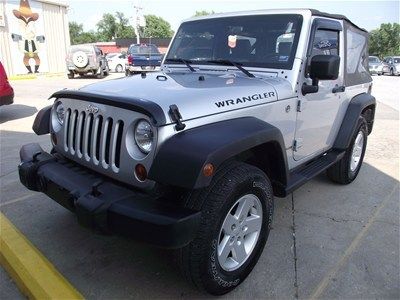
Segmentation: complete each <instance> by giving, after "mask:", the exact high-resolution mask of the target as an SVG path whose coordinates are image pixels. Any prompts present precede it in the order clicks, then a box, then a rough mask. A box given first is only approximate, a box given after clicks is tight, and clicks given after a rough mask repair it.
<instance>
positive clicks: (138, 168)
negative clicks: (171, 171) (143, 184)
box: [135, 164, 147, 181]
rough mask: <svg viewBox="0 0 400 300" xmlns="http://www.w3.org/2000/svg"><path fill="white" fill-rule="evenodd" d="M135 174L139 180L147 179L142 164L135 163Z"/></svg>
mask: <svg viewBox="0 0 400 300" xmlns="http://www.w3.org/2000/svg"><path fill="white" fill-rule="evenodd" d="M135 175H136V178H137V179H138V180H139V181H145V180H146V179H147V170H146V167H145V166H143V165H142V164H137V165H136V167H135Z"/></svg>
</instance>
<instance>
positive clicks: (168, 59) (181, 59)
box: [165, 58, 196, 72]
mask: <svg viewBox="0 0 400 300" xmlns="http://www.w3.org/2000/svg"><path fill="white" fill-rule="evenodd" d="M165 61H170V62H181V63H184V64H185V65H186V66H187V67H188V68H189V70H190V71H192V72H196V70H195V69H194V68H193V67H192V66H191V65H190V63H191V61H190V60H188V59H183V58H167V59H166V60H165Z"/></svg>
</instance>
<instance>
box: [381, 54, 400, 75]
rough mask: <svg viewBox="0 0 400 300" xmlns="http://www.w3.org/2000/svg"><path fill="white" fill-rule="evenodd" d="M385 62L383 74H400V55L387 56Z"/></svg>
mask: <svg viewBox="0 0 400 300" xmlns="http://www.w3.org/2000/svg"><path fill="white" fill-rule="evenodd" d="M383 63H384V66H383V74H390V75H391V76H393V75H400V56H388V57H385V58H384V59H383Z"/></svg>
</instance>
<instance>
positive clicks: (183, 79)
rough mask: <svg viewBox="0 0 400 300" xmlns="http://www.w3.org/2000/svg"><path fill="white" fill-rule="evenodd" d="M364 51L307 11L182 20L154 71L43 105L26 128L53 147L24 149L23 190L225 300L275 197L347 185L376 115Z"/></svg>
mask: <svg viewBox="0 0 400 300" xmlns="http://www.w3.org/2000/svg"><path fill="white" fill-rule="evenodd" d="M367 41H368V34H367V32H366V31H365V30H363V29H361V28H359V27H357V26H356V25H355V24H354V23H352V22H351V21H349V20H348V19H347V18H346V17H344V16H341V15H331V14H327V13H322V12H319V11H316V10H311V9H285V10H261V11H251V12H238V13H226V14H216V15H212V16H207V17H197V18H193V19H190V20H187V21H184V22H183V23H182V24H181V26H180V27H179V29H178V31H177V32H176V34H175V37H174V39H173V41H172V43H171V45H170V47H169V50H168V52H167V54H166V55H165V57H164V60H163V63H162V69H161V71H160V72H154V73H142V74H141V75H135V76H131V77H126V78H122V79H119V80H111V81H103V82H99V83H96V84H92V85H89V86H86V87H83V88H81V89H78V90H62V91H59V92H56V93H55V94H53V95H52V96H51V98H52V99H53V100H54V104H52V105H51V106H49V107H47V108H44V109H43V110H41V111H40V112H39V113H38V114H37V117H36V120H35V122H34V125H33V130H34V131H35V132H36V133H37V134H39V135H41V134H50V137H51V142H52V145H53V150H52V151H51V153H46V152H44V151H43V150H42V149H41V147H40V146H39V145H38V144H29V145H25V146H23V147H22V149H21V152H20V156H21V164H20V165H19V174H20V179H21V182H22V183H23V184H24V185H25V186H26V187H27V188H29V189H31V190H35V191H40V192H43V193H45V194H47V195H48V196H49V197H50V198H52V199H53V200H55V201H57V202H58V203H60V204H61V205H63V206H64V207H66V208H67V209H69V210H71V211H73V212H75V213H76V215H77V219H78V221H79V222H80V223H81V224H82V225H84V226H87V227H90V228H93V229H95V230H100V231H105V232H111V233H118V234H122V235H125V236H131V237H133V238H136V239H139V240H142V241H145V242H149V243H151V244H154V245H157V246H160V247H167V248H176V249H178V250H177V253H178V256H179V261H180V264H181V267H182V270H183V273H184V275H185V276H186V277H187V278H188V279H189V280H190V281H191V282H193V283H194V284H195V285H196V286H197V287H198V288H200V289H202V290H205V291H207V292H208V293H211V294H215V295H220V294H224V293H227V292H229V291H231V290H232V289H234V288H235V287H236V286H238V285H239V284H240V283H242V282H243V281H244V280H245V278H246V277H247V275H248V274H249V273H250V272H251V270H252V269H253V267H254V266H255V264H256V263H257V261H258V259H259V257H260V255H261V253H262V251H263V248H264V245H265V243H266V241H267V238H268V234H269V231H270V226H271V223H272V216H273V207H274V204H273V203H274V197H285V196H287V195H288V194H290V193H292V192H293V191H294V190H295V189H296V188H298V187H299V186H301V185H302V184H304V183H305V182H307V181H308V180H310V179H312V178H313V177H314V176H316V175H317V174H320V173H322V172H324V171H326V172H327V175H328V177H329V178H330V179H332V180H333V181H334V182H336V183H340V184H349V183H351V182H352V181H353V180H354V179H355V178H356V177H357V174H358V172H359V170H360V168H361V165H362V161H363V157H364V153H365V149H366V145H367V137H368V135H369V134H370V133H371V131H372V127H373V122H374V113H375V106H376V102H375V98H374V97H373V96H372V95H371V87H372V82H371V76H370V74H369V72H368V53H367V52H368V51H367V49H368V48H367ZM338 188H340V187H339V186H338ZM321 198H323V195H321ZM321 201H323V199H321Z"/></svg>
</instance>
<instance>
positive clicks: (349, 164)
mask: <svg viewBox="0 0 400 300" xmlns="http://www.w3.org/2000/svg"><path fill="white" fill-rule="evenodd" d="M367 137H368V127H367V121H366V120H365V118H364V117H362V116H361V117H359V119H358V125H357V129H356V131H355V133H354V135H353V138H352V140H351V144H350V147H349V148H348V149H347V150H346V153H345V155H344V156H343V158H342V159H341V160H339V161H338V162H337V163H335V164H334V165H333V166H332V167H330V168H329V169H328V170H327V175H328V177H329V179H331V180H332V181H333V182H336V183H339V184H349V183H351V182H352V181H353V180H354V179H356V177H357V175H358V172H359V171H360V169H361V165H362V162H363V160H364V154H365V149H366V148H367ZM360 143H361V144H360Z"/></svg>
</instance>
